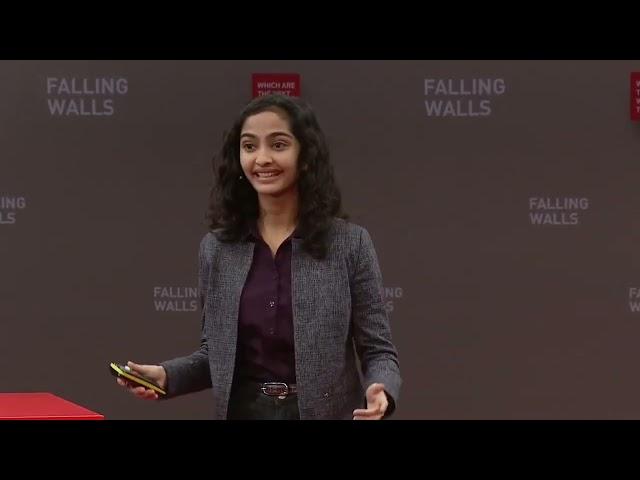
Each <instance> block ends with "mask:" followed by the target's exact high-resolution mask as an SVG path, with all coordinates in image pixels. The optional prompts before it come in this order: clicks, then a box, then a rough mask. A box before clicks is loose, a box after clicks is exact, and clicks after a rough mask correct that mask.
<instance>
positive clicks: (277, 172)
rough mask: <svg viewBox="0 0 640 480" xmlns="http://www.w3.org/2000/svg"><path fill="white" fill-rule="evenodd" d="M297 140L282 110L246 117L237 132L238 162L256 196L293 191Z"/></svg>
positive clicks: (298, 144) (276, 194)
mask: <svg viewBox="0 0 640 480" xmlns="http://www.w3.org/2000/svg"><path fill="white" fill-rule="evenodd" d="M299 153H300V143H299V142H298V140H297V139H296V138H295V137H294V136H293V133H291V129H290V127H289V117H288V115H287V114H286V113H285V112H284V111H283V110H281V109H276V108H274V109H272V110H265V111H264V112H260V113H256V114H255V115H251V116H250V117H247V119H246V120H245V122H244V125H243V126H242V130H241V132H240V165H241V166H242V170H243V172H244V176H245V178H246V179H247V180H248V181H249V182H250V183H251V185H252V186H253V188H254V189H255V190H256V192H258V195H273V196H281V195H283V194H287V193H291V192H295V191H296V188H297V180H298V155H299Z"/></svg>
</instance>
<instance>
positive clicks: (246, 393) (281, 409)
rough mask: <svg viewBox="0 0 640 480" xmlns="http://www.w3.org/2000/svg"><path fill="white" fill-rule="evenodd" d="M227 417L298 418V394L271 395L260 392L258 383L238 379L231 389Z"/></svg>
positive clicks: (229, 418)
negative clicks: (285, 395)
mask: <svg viewBox="0 0 640 480" xmlns="http://www.w3.org/2000/svg"><path fill="white" fill-rule="evenodd" d="M227 419H228V420H300V412H299V410H298V396H297V395H288V396H287V397H285V398H283V399H280V398H278V397H271V396H268V395H265V394H264V393H262V391H261V390H260V384H259V383H256V382H250V381H240V382H238V383H237V384H234V386H233V388H232V390H231V397H230V398H229V408H228V410H227Z"/></svg>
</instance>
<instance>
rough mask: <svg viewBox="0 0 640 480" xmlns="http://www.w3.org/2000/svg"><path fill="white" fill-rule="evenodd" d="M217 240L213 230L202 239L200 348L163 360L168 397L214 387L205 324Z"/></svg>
mask: <svg viewBox="0 0 640 480" xmlns="http://www.w3.org/2000/svg"><path fill="white" fill-rule="evenodd" d="M215 242H216V239H215V237H214V235H213V234H212V233H208V234H207V235H205V237H204V238H203V239H202V241H201V242H200V252H199V269H198V291H199V298H200V310H201V312H202V316H201V322H200V330H201V337H200V348H199V349H198V350H196V351H195V352H193V353H192V354H191V355H188V356H186V357H178V358H174V359H172V360H166V361H164V362H162V363H160V365H161V366H162V367H164V369H165V371H166V372H167V387H166V391H167V396H166V398H171V397H176V396H178V395H184V394H187V393H192V392H197V391H200V390H204V389H206V388H210V387H211V375H210V370H209V349H208V345H207V336H206V335H205V331H204V327H205V315H206V308H207V292H208V290H209V281H210V278H211V264H212V259H213V255H214V250H215Z"/></svg>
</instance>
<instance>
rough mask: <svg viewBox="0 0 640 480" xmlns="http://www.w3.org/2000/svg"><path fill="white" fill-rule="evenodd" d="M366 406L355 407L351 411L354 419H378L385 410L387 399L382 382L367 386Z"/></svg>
mask: <svg viewBox="0 0 640 480" xmlns="http://www.w3.org/2000/svg"><path fill="white" fill-rule="evenodd" d="M366 397H367V408H366V409H364V408H357V409H356V410H354V411H353V419H354V420H380V419H381V418H382V417H384V413H385V412H386V411H387V407H388V406H389V401H388V400H387V394H386V393H384V384H382V383H372V384H371V385H369V388H367V393H366Z"/></svg>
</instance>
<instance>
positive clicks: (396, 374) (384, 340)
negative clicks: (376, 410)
mask: <svg viewBox="0 0 640 480" xmlns="http://www.w3.org/2000/svg"><path fill="white" fill-rule="evenodd" d="M382 289H383V284H382V273H381V271H380V266H379V263H378V258H377V255H376V251H375V248H374V246H373V242H372V240H371V237H370V235H369V233H368V232H367V230H366V229H364V228H363V229H361V232H360V240H359V247H358V249H357V253H356V259H355V270H354V273H353V277H352V285H351V297H352V298H351V304H352V318H353V336H354V343H355V347H356V352H357V353H358V356H359V358H360V362H361V367H362V373H363V377H364V387H365V389H366V388H367V387H368V386H369V385H371V384H372V383H383V384H384V386H385V392H386V393H387V398H389V407H388V409H387V414H386V415H387V416H388V415H390V414H391V413H393V410H394V409H395V407H396V404H397V401H398V398H399V396H400V386H401V384H402V379H401V377H400V365H399V362H398V353H397V351H396V347H395V346H394V344H393V343H392V341H391V326H390V323H389V317H388V315H387V312H386V310H385V308H384V301H383V298H382Z"/></svg>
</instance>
